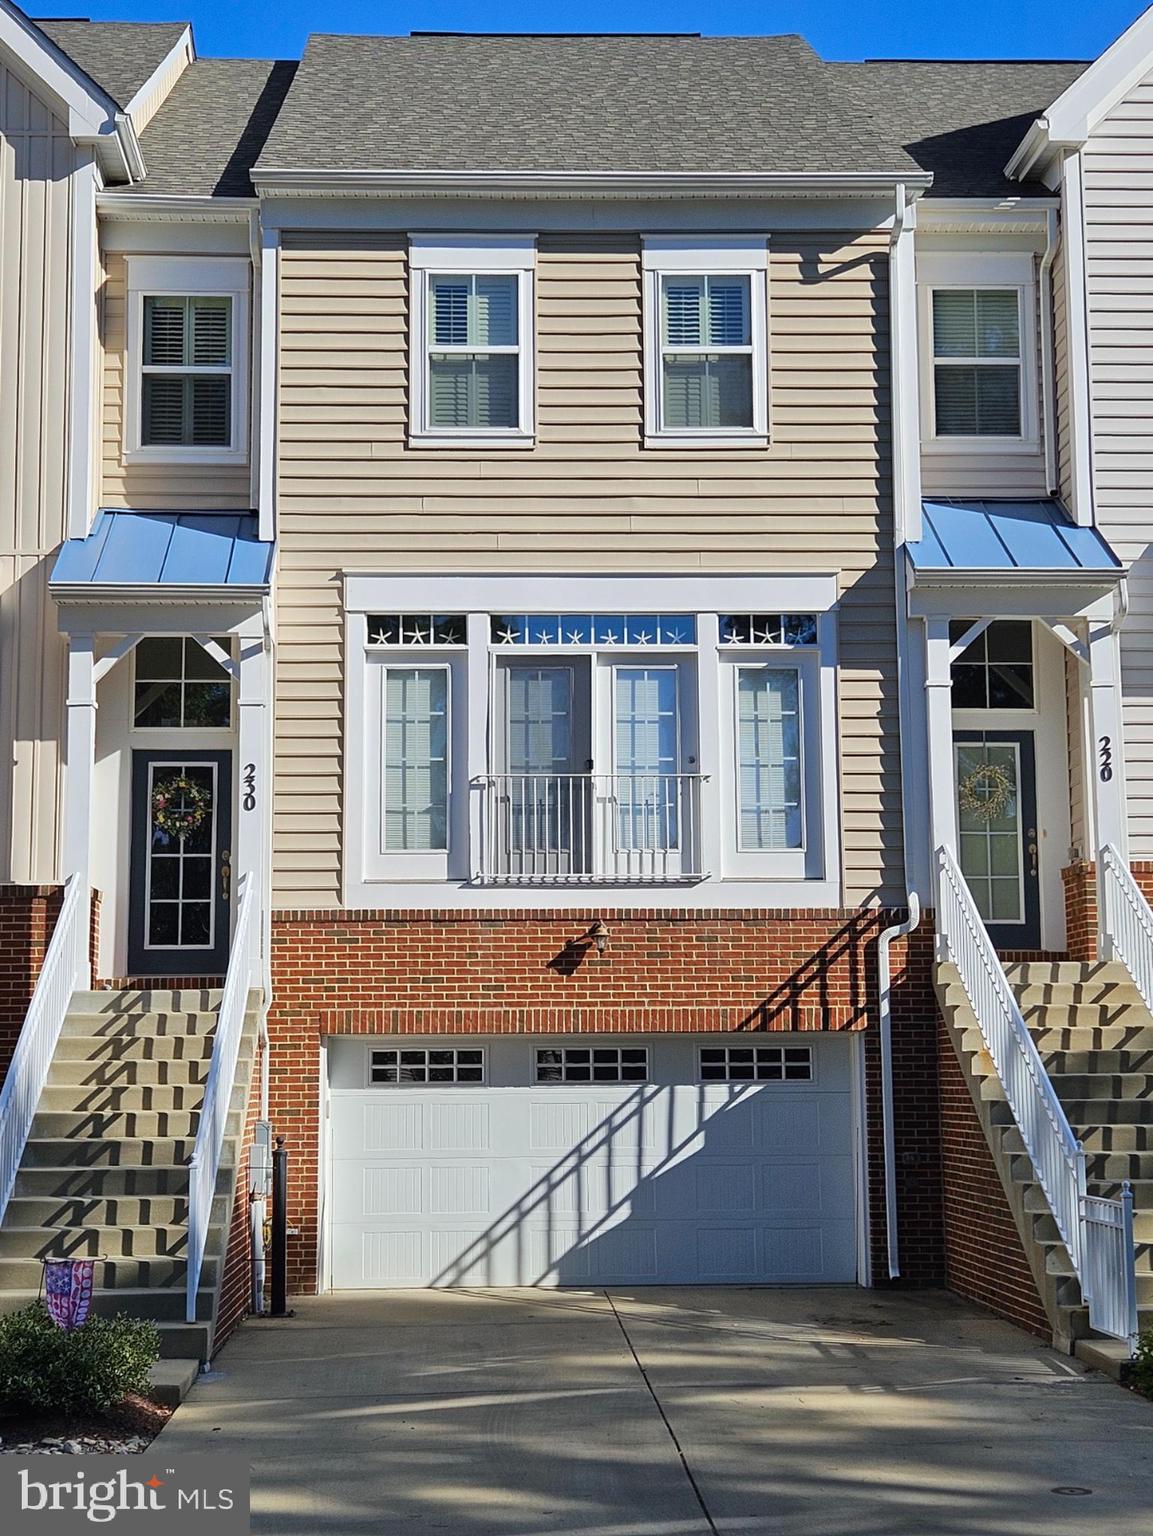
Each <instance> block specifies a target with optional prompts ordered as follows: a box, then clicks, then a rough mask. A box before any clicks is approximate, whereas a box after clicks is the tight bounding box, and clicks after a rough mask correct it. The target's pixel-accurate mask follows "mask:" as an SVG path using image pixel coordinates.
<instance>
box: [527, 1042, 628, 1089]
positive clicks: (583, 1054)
mask: <svg viewBox="0 0 1153 1536" xmlns="http://www.w3.org/2000/svg"><path fill="white" fill-rule="evenodd" d="M648 1077H649V1053H648V1049H647V1047H645V1046H633V1045H594V1046H583V1045H582V1046H542V1047H540V1048H539V1049H538V1050H537V1053H536V1080H537V1082H538V1083H646V1082H648Z"/></svg>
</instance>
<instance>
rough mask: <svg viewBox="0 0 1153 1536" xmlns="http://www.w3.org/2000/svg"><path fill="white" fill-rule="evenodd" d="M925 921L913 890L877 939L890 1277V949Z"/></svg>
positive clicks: (894, 1275) (893, 1197)
mask: <svg viewBox="0 0 1153 1536" xmlns="http://www.w3.org/2000/svg"><path fill="white" fill-rule="evenodd" d="M920 921H921V898H920V897H919V896H918V895H917V893H916V891H910V892H909V915H908V917H907V918H906V919H905V920H904V922H903V923H894V924H893V926H892V927H891V928H886V929H885V931H884V933H883V934H882V935H881V936H880V938H879V939H878V940H877V996H878V1009H877V1011H878V1013H879V1014H880V1017H881V1124H882V1127H883V1133H884V1153H885V1239H886V1244H887V1248H888V1260H889V1279H890V1280H897V1279H899V1278H900V1274H901V1256H900V1243H899V1238H900V1228H899V1225H898V1216H897V1136H896V1131H895V1129H894V1125H893V1007H892V987H893V971H892V962H891V960H890V958H889V949H890V947H891V945H892V943H893V940H894V939H902V938H905V937H906V936H907V935H908V934H910V933H912V931H913V929H914V928H916V927H917V926H918V925H919V923H920Z"/></svg>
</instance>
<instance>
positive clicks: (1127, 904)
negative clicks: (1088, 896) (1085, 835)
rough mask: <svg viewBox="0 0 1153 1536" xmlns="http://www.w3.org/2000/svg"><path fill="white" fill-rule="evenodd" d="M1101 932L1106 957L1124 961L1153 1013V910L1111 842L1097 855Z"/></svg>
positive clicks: (1142, 997)
mask: <svg viewBox="0 0 1153 1536" xmlns="http://www.w3.org/2000/svg"><path fill="white" fill-rule="evenodd" d="M1097 884H1098V887H1099V891H1098V900H1099V901H1100V903H1101V914H1100V916H1101V936H1102V938H1103V939H1104V941H1105V942H1104V945H1103V948H1104V949H1105V950H1106V951H1107V958H1109V959H1112V958H1113V957H1114V956H1115V957H1116V958H1117V959H1118V960H1120V961H1121V963H1122V965H1124V967H1125V969H1126V970H1127V971H1128V972H1129V974H1130V976H1132V978H1133V982H1134V985H1135V986H1136V988H1137V990H1138V992H1139V993H1140V994H1141V1001H1142V1002H1143V1003H1144V1004H1145V1006H1146V1008H1148V1009H1149V1010H1150V1012H1151V1013H1153V910H1150V907H1149V903H1148V902H1147V901H1146V899H1145V893H1144V891H1143V890H1142V889H1141V887H1140V886H1139V885H1138V884H1137V882H1136V880H1134V878H1133V871H1132V870H1131V869H1130V868H1129V866H1128V864H1126V862H1125V860H1124V859H1123V858H1122V857H1121V855H1120V854H1119V853H1118V852H1117V850H1116V848H1114V847H1113V846H1112V844H1111V843H1107V844H1106V845H1105V847H1103V848H1102V849H1101V852H1100V854H1099V855H1098V857H1097Z"/></svg>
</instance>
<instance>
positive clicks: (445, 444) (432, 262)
mask: <svg viewBox="0 0 1153 1536" xmlns="http://www.w3.org/2000/svg"><path fill="white" fill-rule="evenodd" d="M408 266H409V304H408V307H409V331H408V341H409V346H408V409H409V422H408V441H409V446H410V447H413V448H472V449H476V448H484V449H488V448H531V447H532V446H533V445H534V443H535V442H536V237H535V236H534V235H439V234H433V235H421V234H412V235H410V236H409V250H408ZM438 272H467V273H468V274H470V275H475V276H478V277H488V276H492V275H496V274H505V275H508V276H513V277H515V278H516V279H517V338H518V341H517V356H518V359H519V368H518V370H517V398H518V404H519V407H520V420H519V422H518V424H517V425H516V426H515V427H491V428H487V429H478V428H476V427H462V428H460V429H458V430H453V429H449V428H445V427H432V426H430V425H429V422H428V357H429V352H430V350H431V349H430V347H429V344H428V319H429V303H428V290H429V283H430V281H431V279H432V277H433V276H434V275H435V274H436V273H438ZM478 350H479V349H478Z"/></svg>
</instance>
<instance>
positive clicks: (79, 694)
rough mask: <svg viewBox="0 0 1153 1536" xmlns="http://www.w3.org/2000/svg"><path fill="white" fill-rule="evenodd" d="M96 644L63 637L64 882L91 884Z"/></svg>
mask: <svg viewBox="0 0 1153 1536" xmlns="http://www.w3.org/2000/svg"><path fill="white" fill-rule="evenodd" d="M95 665H96V639H95V636H94V635H70V636H69V637H68V700H67V712H68V724H67V745H66V748H65V759H64V761H65V772H64V845H63V850H62V858H61V867H62V873H63V875H64V878H65V879H67V878H68V876H69V875H78V876H79V877H80V881H81V883H82V884H88V883H91V866H92V790H93V781H94V778H95V772H96V675H95Z"/></svg>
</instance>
